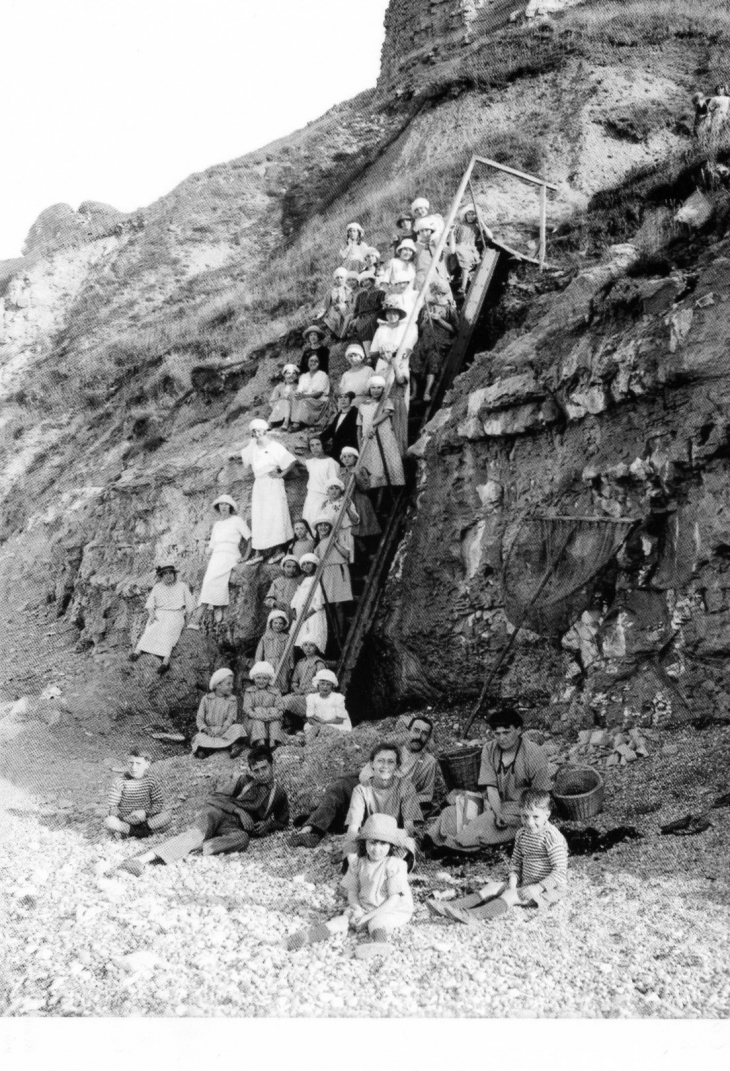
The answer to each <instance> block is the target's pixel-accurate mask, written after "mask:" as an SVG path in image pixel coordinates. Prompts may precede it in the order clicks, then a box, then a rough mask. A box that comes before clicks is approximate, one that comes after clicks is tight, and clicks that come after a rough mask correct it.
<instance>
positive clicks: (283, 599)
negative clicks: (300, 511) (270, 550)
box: [264, 521, 314, 619]
mask: <svg viewBox="0 0 730 1071" xmlns="http://www.w3.org/2000/svg"><path fill="white" fill-rule="evenodd" d="M304 524H306V521H295V523H294V532H295V534H296V529H297V525H300V526H301V525H304ZM306 530H307V531H309V526H308V525H307V529H306ZM302 543H303V544H304V543H311V546H308V547H307V549H306V550H303V551H302V554H306V553H307V551H311V550H314V538H312V539H311V540H305V539H302ZM301 556H302V555H301V554H300V555H299V556H298V557H297V556H296V555H295V554H292V553H291V552H290V551H288V552H287V553H286V554H285V555H284V557H283V558H282V559H281V563H280V568H281V576H275V577H274V579H273V580H272V582H271V587H270V588H269V590H268V591H267V592H266V598H265V599H264V606H265V607H266V609H267V610H268V611H269V612H271V611H272V610H283V611H284V613H285V614H286V615H287V619H288V615H289V611H290V610H291V601H292V599H293V598H294V592H295V591H296V590H297V588H298V587H299V582H300V580H301V576H300V575H299V558H301Z"/></svg>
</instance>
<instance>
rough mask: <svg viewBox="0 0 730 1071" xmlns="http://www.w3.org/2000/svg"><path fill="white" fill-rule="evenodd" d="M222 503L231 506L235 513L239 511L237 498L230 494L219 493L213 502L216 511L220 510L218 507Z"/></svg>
mask: <svg viewBox="0 0 730 1071" xmlns="http://www.w3.org/2000/svg"><path fill="white" fill-rule="evenodd" d="M221 505H224V506H230V507H231V509H232V510H233V512H234V513H237V512H238V506H237V505H236V500H235V498H231V496H230V495H218V498H216V500H215V502H214V503H213V509H214V510H215V511H216V513H217V512H218V507H219V506H221Z"/></svg>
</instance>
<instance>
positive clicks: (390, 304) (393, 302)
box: [378, 298, 408, 324]
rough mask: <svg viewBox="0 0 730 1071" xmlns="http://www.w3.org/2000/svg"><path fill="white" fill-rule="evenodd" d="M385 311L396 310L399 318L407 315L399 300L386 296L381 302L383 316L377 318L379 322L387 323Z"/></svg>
mask: <svg viewBox="0 0 730 1071" xmlns="http://www.w3.org/2000/svg"><path fill="white" fill-rule="evenodd" d="M386 312H397V313H398V319H399V320H405V318H406V316H407V315H408V313H407V312H406V310H405V309H404V308H403V306H402V305H401V304H400V302H399V301H398V300H397V299H394V298H386V299H385V301H384V302H383V318H382V320H378V323H379V324H387V323H389V322H390V321H389V320H387V319H386V317H385V314H386Z"/></svg>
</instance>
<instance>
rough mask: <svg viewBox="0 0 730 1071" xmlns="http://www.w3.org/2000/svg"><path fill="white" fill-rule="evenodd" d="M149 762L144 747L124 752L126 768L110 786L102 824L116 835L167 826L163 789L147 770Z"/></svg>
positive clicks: (143, 832)
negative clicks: (126, 753)
mask: <svg viewBox="0 0 730 1071" xmlns="http://www.w3.org/2000/svg"><path fill="white" fill-rule="evenodd" d="M151 764H152V759H151V757H150V755H148V754H147V752H146V751H139V750H138V749H137V748H132V750H131V751H130V752H129V755H128V756H127V772H126V773H125V774H124V775H123V776H122V777H118V778H117V780H116V781H115V782H114V784H113V785H112V787H111V791H110V792H109V814H108V815H107V816H106V818H105V819H104V825H105V826H106V828H107V829H108V830H109V831H110V832H111V833H116V834H117V836H118V837H150V836H151V835H152V834H153V833H158V832H160V831H161V830H163V829H167V827H168V826H169V825H170V823H171V821H172V815H171V814H170V812H169V811H166V810H165V805H164V800H163V798H162V789H161V788H160V785H159V783H158V781H157V779H156V778H155V777H152V776H151V774H150V766H151Z"/></svg>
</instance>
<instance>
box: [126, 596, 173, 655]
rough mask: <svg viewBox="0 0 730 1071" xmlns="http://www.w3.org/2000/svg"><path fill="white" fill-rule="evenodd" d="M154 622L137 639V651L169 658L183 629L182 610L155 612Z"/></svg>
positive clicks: (158, 609)
mask: <svg viewBox="0 0 730 1071" xmlns="http://www.w3.org/2000/svg"><path fill="white" fill-rule="evenodd" d="M155 614H156V615H157V616H156V617H155V620H154V621H153V622H152V624H151V625H148V626H147V628H146V629H145V630H144V632H143V633H142V635H141V636H140V638H139V642H138V643H137V648H136V649H137V650H138V651H144V652H145V653H146V654H153V655H158V657H159V658H169V657H170V655H171V654H172V649H173V647H174V646H175V644H176V643H177V641H178V640H179V639H180V635H181V633H182V630H183V628H184V627H185V611H184V610H161V609H160V608H159V607H158V608H157V609H156V610H155Z"/></svg>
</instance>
